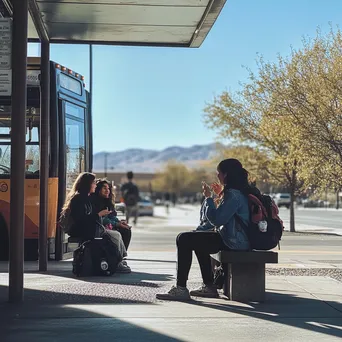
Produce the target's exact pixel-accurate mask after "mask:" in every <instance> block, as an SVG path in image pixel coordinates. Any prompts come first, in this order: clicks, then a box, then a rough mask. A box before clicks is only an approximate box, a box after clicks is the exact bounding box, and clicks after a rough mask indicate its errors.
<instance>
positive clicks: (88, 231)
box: [61, 172, 131, 273]
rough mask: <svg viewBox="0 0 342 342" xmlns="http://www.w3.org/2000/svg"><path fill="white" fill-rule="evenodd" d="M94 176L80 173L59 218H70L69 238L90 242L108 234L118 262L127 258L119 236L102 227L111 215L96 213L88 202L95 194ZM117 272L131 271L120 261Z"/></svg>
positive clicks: (105, 212)
mask: <svg viewBox="0 0 342 342" xmlns="http://www.w3.org/2000/svg"><path fill="white" fill-rule="evenodd" d="M95 189H96V182H95V175H94V174H92V173H88V172H84V173H81V174H80V175H79V176H78V177H77V179H76V180H75V182H74V184H73V187H72V190H71V191H70V192H69V194H68V196H67V199H66V201H65V204H64V207H63V209H62V213H61V217H63V216H64V217H65V216H70V218H71V225H70V229H69V232H68V234H69V235H70V236H71V237H75V238H80V239H82V240H83V241H87V240H92V239H94V238H96V237H101V236H102V235H103V234H108V235H109V237H110V239H111V241H112V242H113V243H114V244H115V245H117V246H118V250H119V252H120V260H123V258H124V257H125V256H127V252H126V249H125V246H124V243H123V241H122V238H121V235H120V233H119V232H117V231H107V230H106V229H104V227H103V226H102V217H105V216H107V215H109V214H110V213H111V211H109V210H108V209H104V210H101V211H99V212H96V210H94V209H93V205H92V203H91V200H90V198H91V197H90V195H91V194H92V193H94V192H95ZM117 272H121V273H129V272H131V269H130V268H129V267H128V266H127V264H126V262H124V261H121V262H120V263H119V265H118V269H117Z"/></svg>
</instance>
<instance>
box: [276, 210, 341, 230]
mask: <svg viewBox="0 0 342 342" xmlns="http://www.w3.org/2000/svg"><path fill="white" fill-rule="evenodd" d="M280 216H281V218H282V219H283V220H284V221H288V220H289V219H290V211H289V210H287V209H283V208H281V209H280ZM295 220H296V224H299V225H301V224H302V225H307V226H316V227H323V228H334V229H337V230H340V232H341V235H342V210H336V209H304V208H298V209H297V210H296V211H295Z"/></svg>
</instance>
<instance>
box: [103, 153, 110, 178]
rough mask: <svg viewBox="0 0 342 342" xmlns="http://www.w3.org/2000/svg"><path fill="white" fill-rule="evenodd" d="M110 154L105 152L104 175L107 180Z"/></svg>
mask: <svg viewBox="0 0 342 342" xmlns="http://www.w3.org/2000/svg"><path fill="white" fill-rule="evenodd" d="M108 154H109V153H108V152H105V154H104V175H105V178H107V170H108Z"/></svg>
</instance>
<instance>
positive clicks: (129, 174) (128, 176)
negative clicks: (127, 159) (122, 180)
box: [127, 171, 133, 180]
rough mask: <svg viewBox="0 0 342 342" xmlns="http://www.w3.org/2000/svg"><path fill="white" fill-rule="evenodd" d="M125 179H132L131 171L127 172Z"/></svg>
mask: <svg viewBox="0 0 342 342" xmlns="http://www.w3.org/2000/svg"><path fill="white" fill-rule="evenodd" d="M127 179H129V180H132V179H133V172H132V171H129V172H127Z"/></svg>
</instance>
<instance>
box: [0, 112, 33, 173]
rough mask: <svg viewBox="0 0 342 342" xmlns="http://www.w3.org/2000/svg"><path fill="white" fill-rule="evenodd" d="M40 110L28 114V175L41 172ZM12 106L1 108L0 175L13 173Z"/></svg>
mask: <svg viewBox="0 0 342 342" xmlns="http://www.w3.org/2000/svg"><path fill="white" fill-rule="evenodd" d="M39 111H40V110H39V108H34V107H28V108H27V112H26V174H38V172H39ZM13 124H14V123H12V122H11V106H0V175H9V174H10V173H11V138H10V133H11V125H13Z"/></svg>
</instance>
